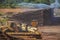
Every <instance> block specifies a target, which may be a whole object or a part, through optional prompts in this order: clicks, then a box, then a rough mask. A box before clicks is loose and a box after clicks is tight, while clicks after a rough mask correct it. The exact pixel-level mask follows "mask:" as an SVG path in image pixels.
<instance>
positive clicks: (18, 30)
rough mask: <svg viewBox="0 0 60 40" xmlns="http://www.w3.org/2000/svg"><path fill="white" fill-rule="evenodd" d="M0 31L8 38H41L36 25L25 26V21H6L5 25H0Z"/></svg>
mask: <svg viewBox="0 0 60 40" xmlns="http://www.w3.org/2000/svg"><path fill="white" fill-rule="evenodd" d="M0 31H2V33H3V34H4V35H5V37H7V40H8V39H11V38H12V39H11V40H14V38H17V39H21V40H37V39H39V40H40V39H41V38H42V37H41V33H39V32H38V29H37V28H36V27H32V26H29V25H28V26H27V24H26V23H22V24H20V23H18V22H16V21H7V22H6V25H4V26H1V27H0Z"/></svg>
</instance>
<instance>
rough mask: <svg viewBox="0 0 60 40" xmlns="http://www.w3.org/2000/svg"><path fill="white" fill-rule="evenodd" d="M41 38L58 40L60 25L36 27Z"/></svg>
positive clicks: (59, 38)
mask: <svg viewBox="0 0 60 40" xmlns="http://www.w3.org/2000/svg"><path fill="white" fill-rule="evenodd" d="M38 29H39V31H40V32H41V34H42V40H60V26H44V27H38Z"/></svg>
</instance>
